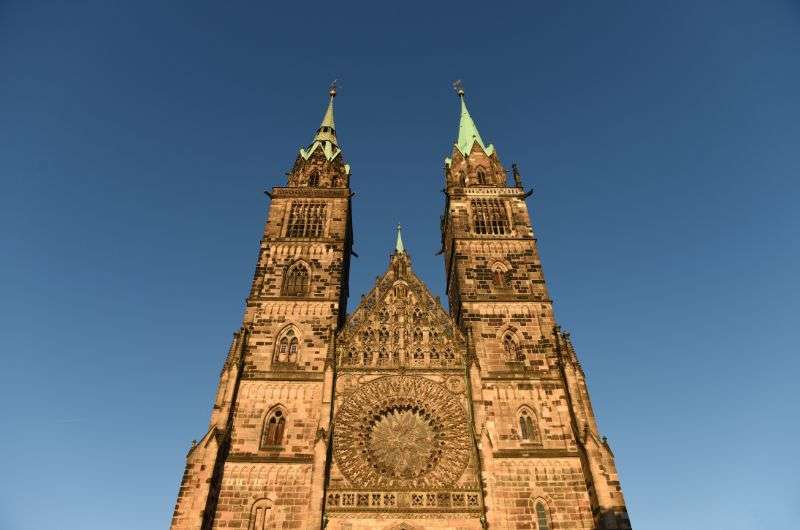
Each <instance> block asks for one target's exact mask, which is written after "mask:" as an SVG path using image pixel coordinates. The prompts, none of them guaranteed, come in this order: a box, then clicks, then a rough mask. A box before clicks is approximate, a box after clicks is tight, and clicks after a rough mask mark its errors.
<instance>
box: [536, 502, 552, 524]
mask: <svg viewBox="0 0 800 530" xmlns="http://www.w3.org/2000/svg"><path fill="white" fill-rule="evenodd" d="M536 524H537V527H538V528H537V530H550V528H551V527H550V514H549V513H548V510H547V506H545V504H544V502H542V501H536Z"/></svg>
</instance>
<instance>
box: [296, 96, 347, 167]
mask: <svg viewBox="0 0 800 530" xmlns="http://www.w3.org/2000/svg"><path fill="white" fill-rule="evenodd" d="M334 97H336V90H335V89H333V88H332V89H331V91H330V100H328V108H327V109H326V110H325V115H324V116H323V117H322V123H320V125H319V129H317V132H316V134H314V140H313V141H312V142H311V145H309V146H308V148H305V149H304V148H302V147H301V148H300V156H302V157H303V158H304V159H305V160H308V158H309V157H310V156H311V154H312V153H313V152H314V151H316V150H317V149H322V153H323V154H324V155H325V159H326V160H333V159H334V158H336V157H337V156H339V155H340V154H341V152H342V150H341V149H339V142H338V140H337V139H336V124H335V123H334V121H333V98H334ZM345 169H346V171H347V173H348V174H349V173H350V166H349V165H348V164H345Z"/></svg>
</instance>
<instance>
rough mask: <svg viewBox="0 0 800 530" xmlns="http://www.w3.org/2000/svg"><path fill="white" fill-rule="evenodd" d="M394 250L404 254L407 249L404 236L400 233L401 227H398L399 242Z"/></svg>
mask: <svg viewBox="0 0 800 530" xmlns="http://www.w3.org/2000/svg"><path fill="white" fill-rule="evenodd" d="M394 249H395V250H396V251H397V253H398V254H404V253H405V251H406V249H405V247H404V246H403V235H402V233H401V232H400V225H397V242H396V243H395V244H394Z"/></svg>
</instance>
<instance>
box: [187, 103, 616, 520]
mask: <svg viewBox="0 0 800 530" xmlns="http://www.w3.org/2000/svg"><path fill="white" fill-rule="evenodd" d="M458 95H459V99H460V105H461V117H460V123H459V130H458V138H457V140H456V142H455V144H454V146H453V151H452V153H451V156H450V157H449V158H447V159H446V160H445V171H444V178H445V204H444V213H443V215H442V218H441V233H442V254H443V257H444V266H445V279H446V292H447V296H448V299H449V311H448V310H446V309H445V308H444V307H443V306H442V304H441V303H440V301H439V299H438V297H434V296H432V295H431V293H430V291H429V290H428V288H427V287H426V286H425V284H424V283H423V282H422V281H421V280H420V279H419V278H418V277H417V276H416V274H415V273H414V270H413V266H412V262H411V257H410V255H409V253H408V252H407V251H406V249H405V248H404V245H403V241H402V237H401V235H400V231H399V228H398V233H397V243H396V247H395V249H394V252H393V253H392V254H391V256H390V259H389V263H388V264H387V269H386V271H385V272H384V273H383V275H382V276H379V277H378V279H377V280H376V282H375V285H374V287H373V288H372V290H371V291H370V292H369V293H368V294H366V295H365V296H364V297H362V299H361V301H360V303H359V305H358V307H357V308H356V309H355V310H354V311H353V312H352V313H351V314H350V315H347V314H346V309H347V299H348V278H349V269H350V257H351V254H352V242H353V233H352V222H351V210H350V206H351V201H352V197H353V193H352V192H351V188H350V166H349V165H348V164H346V163H345V162H344V159H343V154H342V151H341V149H340V147H339V142H338V139H337V135H336V129H335V124H334V115H333V102H334V96H335V89H331V93H330V101H329V103H328V107H327V110H326V112H325V115H324V118H323V121H322V124H321V125H320V127H319V129H318V130H317V132H316V135H315V136H314V139H313V142H312V143H311V145H310V146H309V147H308V148H306V149H301V150H300V152H299V154H298V156H297V159H296V161H295V163H294V166H293V167H292V169H291V171H290V172H289V173H288V174H287V175H288V181H287V182H286V185H285V186H282V187H275V188H273V189H272V190H271V191H270V192H268V195H269V196H270V199H271V202H270V207H269V213H268V217H267V222H266V227H265V229H264V235H263V238H262V241H261V246H260V252H259V257H258V262H257V265H256V270H255V274H254V277H253V282H252V286H251V289H250V294H249V296H248V297H247V302H246V309H245V314H244V319H243V324H242V326H241V328H240V329H239V330H238V331H237V332H236V333H234V336H233V341H232V344H231V346H230V350H229V351H228V354H227V358H226V359H225V362H224V365H223V368H222V372H221V374H220V381H219V386H218V389H217V393H216V398H215V401H214V405H213V408H212V412H211V420H210V423H209V426H208V430H207V432H206V433H205V434H204V436H203V437H202V438H201V439H200V440H199V441H197V442H193V444H192V447H191V449H190V451H189V453H188V455H187V458H186V468H185V472H184V475H183V478H182V481H181V486H180V491H179V494H178V499H177V503H176V506H175V511H174V514H173V518H172V525H171V528H172V530H212V529H213V530H221V529H239V530H265V529H269V528H292V529H322V528H328V529H337V530H339V529H341V530H366V529H386V530H399V529H407V530H410V529H427V528H431V529H445V528H447V529H451V530H467V529H484V528H490V529H503V530H511V529H529V530H568V529H569V530H573V529H574V530H590V529H615V530H625V529H630V522H629V520H628V516H627V510H626V507H625V501H624V499H623V495H622V490H621V487H620V483H619V477H618V476H617V471H616V468H615V465H614V455H613V453H612V452H611V449H610V447H609V445H608V442H607V441H606V439H605V438H603V437H601V435H600V432H599V430H598V427H597V423H596V421H595V417H594V413H593V411H592V406H591V402H590V399H589V393H588V390H587V385H586V379H585V376H584V373H583V370H582V368H581V365H580V362H579V360H578V357H577V355H576V353H575V350H574V349H573V347H572V343H571V342H570V337H569V334H568V333H566V332H564V331H563V330H562V329H561V328H560V327H559V326H558V324H557V322H556V320H555V317H554V315H553V304H552V301H551V299H550V296H549V294H548V291H547V286H546V284H545V280H544V276H543V274H542V266H541V261H540V258H539V253H538V250H537V246H536V238H535V236H534V232H533V228H532V225H531V222H530V216H529V213H528V209H527V205H526V202H525V199H526V198H527V197H528V196H529V195H530V192H525V191H524V189H523V187H522V183H521V178H520V176H519V172H518V171H517V169H516V166H514V167H513V183H509V182H507V180H508V178H507V175H506V171H505V169H504V167H503V165H502V164H501V162H500V159H499V158H498V155H497V153H496V151H495V148H494V146H493V145H491V144H486V143H485V142H484V141H483V139H482V137H481V135H480V134H479V132H478V129H477V127H476V125H475V122H474V120H473V119H472V117H471V115H470V113H469V111H468V110H467V107H466V102H465V98H464V93H463V91H462V90H459V91H458Z"/></svg>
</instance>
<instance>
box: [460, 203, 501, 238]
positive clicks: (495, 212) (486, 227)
mask: <svg viewBox="0 0 800 530" xmlns="http://www.w3.org/2000/svg"><path fill="white" fill-rule="evenodd" d="M470 205H471V207H472V223H473V228H474V230H475V233H476V234H493V235H502V234H508V233H510V232H511V229H510V227H509V225H508V215H507V214H506V209H505V206H504V205H503V201H501V200H500V199H473V200H472V201H470Z"/></svg>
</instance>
